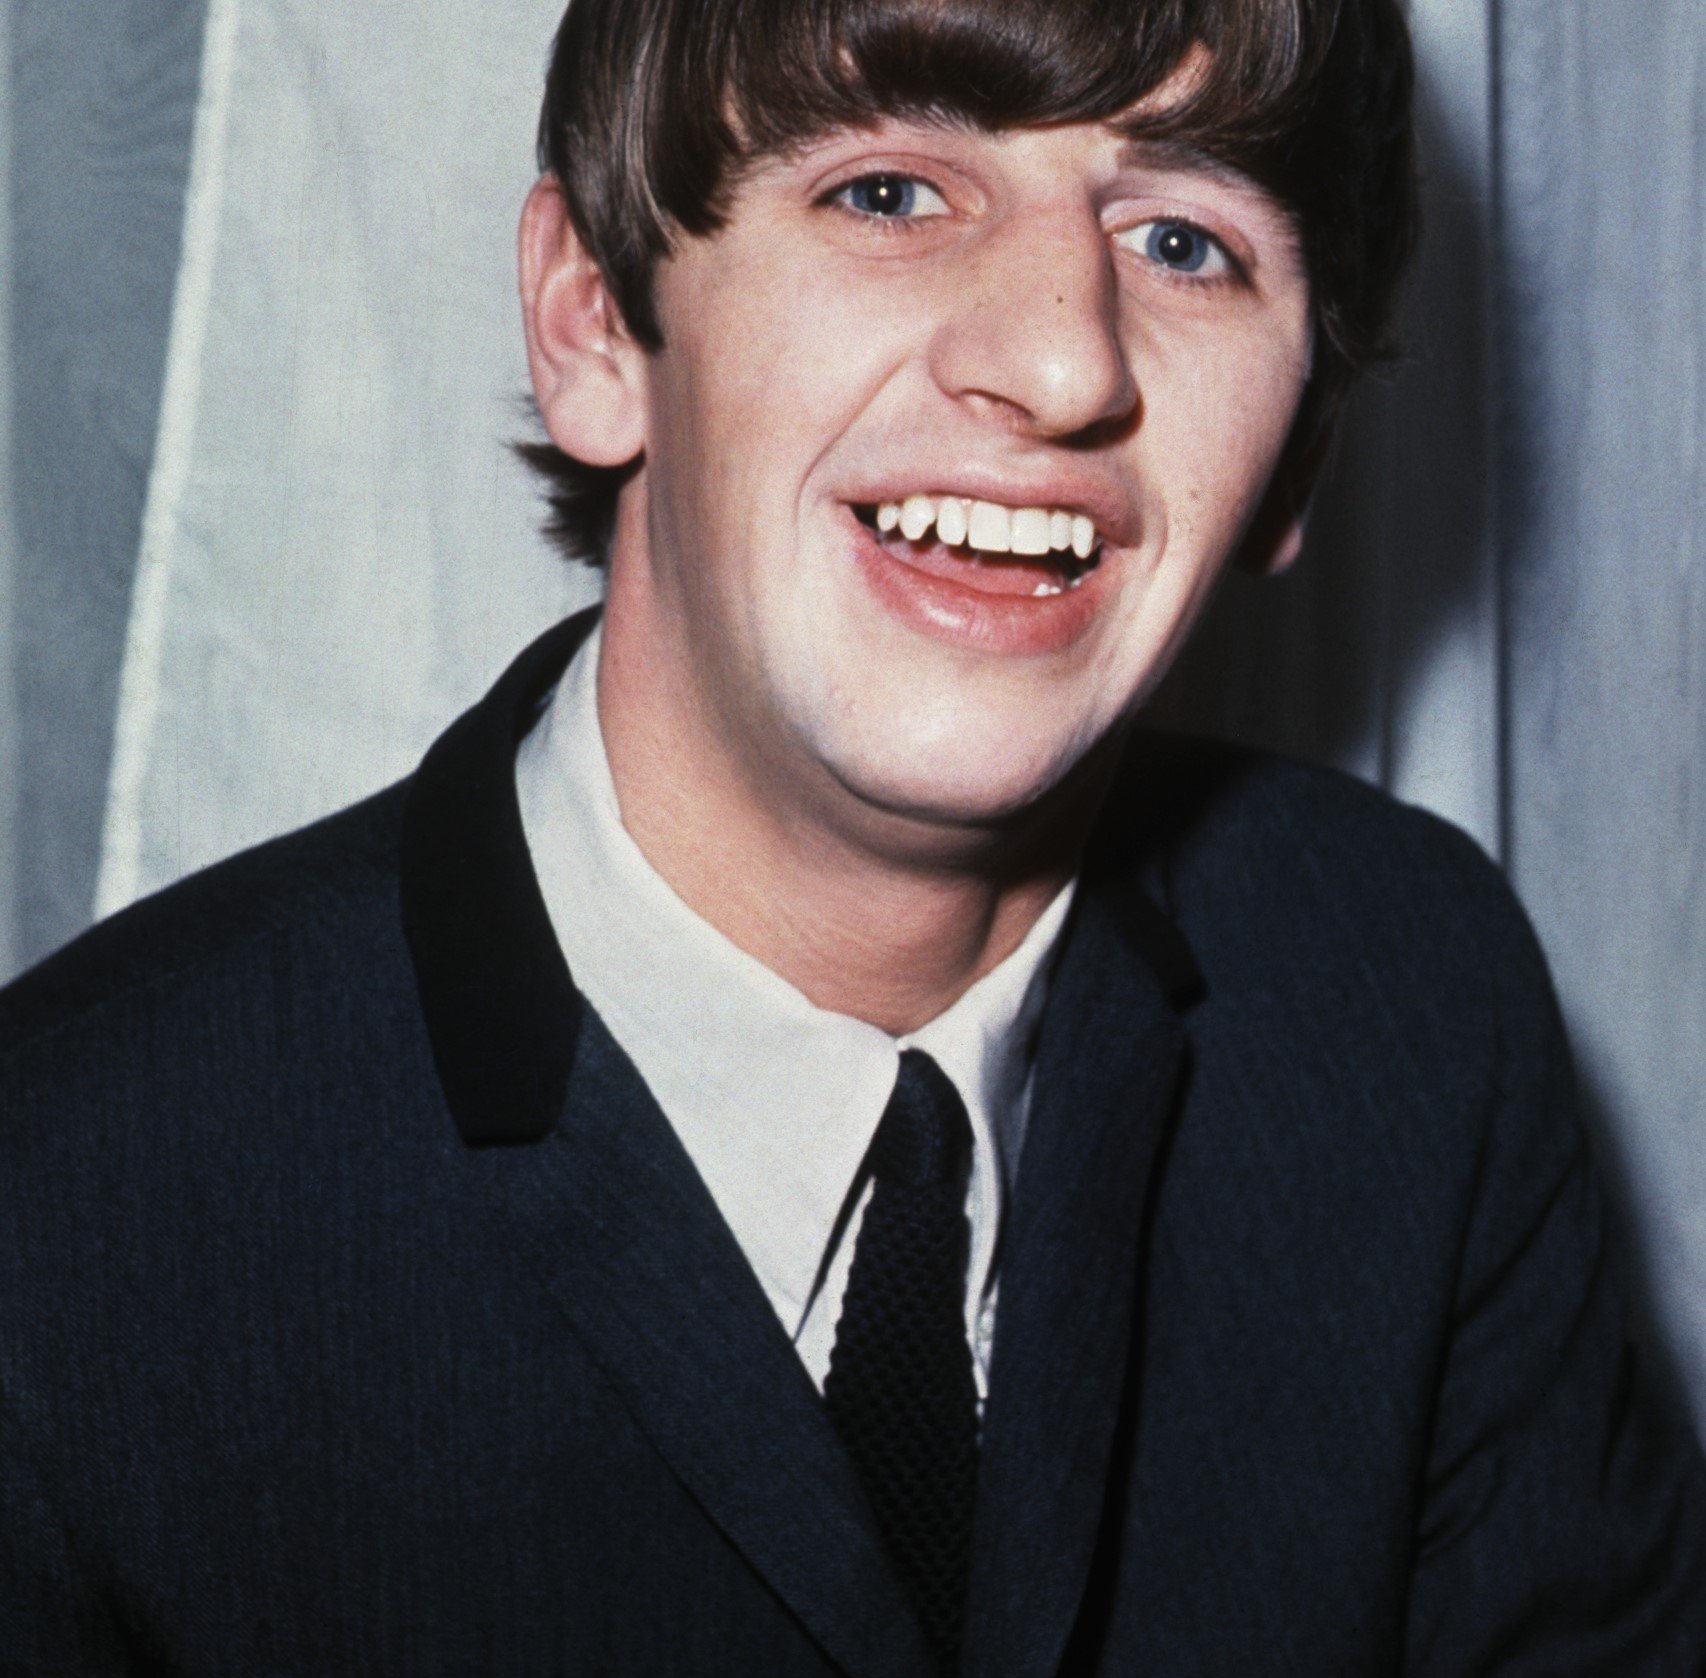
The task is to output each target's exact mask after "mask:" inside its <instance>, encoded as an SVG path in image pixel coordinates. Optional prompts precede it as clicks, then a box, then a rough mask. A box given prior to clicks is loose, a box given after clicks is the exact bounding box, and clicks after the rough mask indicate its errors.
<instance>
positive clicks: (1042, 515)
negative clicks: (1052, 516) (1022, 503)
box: [1013, 507, 1049, 556]
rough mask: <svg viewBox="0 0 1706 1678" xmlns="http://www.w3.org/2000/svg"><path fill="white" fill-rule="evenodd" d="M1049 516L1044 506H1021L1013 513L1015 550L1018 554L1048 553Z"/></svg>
mask: <svg viewBox="0 0 1706 1678" xmlns="http://www.w3.org/2000/svg"><path fill="white" fill-rule="evenodd" d="M1048 538H1049V516H1048V513H1047V511H1046V510H1045V509H1044V508H1042V507H1021V508H1020V509H1019V510H1018V511H1017V512H1016V513H1014V514H1013V552H1014V553H1016V554H1025V555H1027V556H1029V555H1033V554H1046V553H1047V552H1048Z"/></svg>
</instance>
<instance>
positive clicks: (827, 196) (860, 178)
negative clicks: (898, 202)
mask: <svg viewBox="0 0 1706 1678" xmlns="http://www.w3.org/2000/svg"><path fill="white" fill-rule="evenodd" d="M876 181H894V182H897V183H899V184H901V185H903V186H912V187H921V188H923V190H924V191H926V192H930V193H934V194H935V196H936V197H938V198H941V199H943V201H944V202H946V195H945V194H944V193H943V192H942V190H941V188H940V187H937V186H934V185H932V184H931V183H930V182H929V181H927V180H926V179H924V177H923V176H922V175H908V174H905V173H903V172H902V171H901V170H898V169H869V170H866V171H865V172H864V173H863V174H860V175H854V176H852V177H851V178H850V179H848V180H845V181H843V182H841V184H840V185H839V186H835V187H831V188H830V190H829V191H828V192H826V193H824V194H823V196H822V197H821V198H819V199H818V201H817V202H818V204H819V205H820V206H822V207H824V208H829V209H839V210H840V211H841V212H842V213H843V214H845V215H849V216H852V217H853V218H854V219H855V220H857V221H859V222H860V223H862V224H864V225H866V226H871V227H880V228H881V229H882V231H883V232H884V233H915V232H917V231H918V228H919V224H920V223H922V222H929V221H940V220H943V219H944V218H943V217H942V216H941V215H940V214H937V215H924V216H919V215H910V216H881V215H877V214H875V213H874V212H872V211H870V210H860V209H856V208H855V207H854V206H853V205H852V204H850V203H848V202H847V201H846V200H847V195H848V194H849V193H850V192H852V191H853V189H854V188H855V187H859V186H865V185H868V184H870V183H872V182H876Z"/></svg>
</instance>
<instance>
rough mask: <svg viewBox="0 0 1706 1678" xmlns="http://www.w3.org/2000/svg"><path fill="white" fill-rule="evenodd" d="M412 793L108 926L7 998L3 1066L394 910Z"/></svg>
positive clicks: (11, 988)
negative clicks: (379, 909) (57, 1037)
mask: <svg viewBox="0 0 1706 1678" xmlns="http://www.w3.org/2000/svg"><path fill="white" fill-rule="evenodd" d="M405 786H406V783H404V784H400V785H398V786H395V787H392V788H389V789H387V790H386V791H384V792H381V793H378V794H375V795H374V796H373V797H371V798H368V799H365V800H363V801H362V802H361V803H359V804H355V805H352V806H351V807H350V808H348V809H346V810H342V811H340V812H338V813H337V814H336V815H332V816H328V817H325V818H323V819H322V820H320V821H317V822H314V823H312V824H311V825H309V826H307V827H305V828H302V829H299V830H298V831H296V832H294V833H289V834H286V835H284V836H282V837H280V838H277V839H272V840H269V841H267V842H266V843H264V844H261V845H257V846H255V847H253V848H252V849H250V850H246V851H243V852H240V853H238V854H237V855H235V856H232V857H228V858H227V859H225V860H224V861H222V862H219V863H216V864H214V865H213V866H212V867H209V868H205V869H202V870H201V871H199V872H198V873H195V874H192V875H190V876H188V877H187V878H185V879H183V880H180V881H178V882H177V883H175V884H174V885H171V886H168V887H166V888H165V889H164V890H162V891H159V892H156V893H154V894H153V895H152V896H149V897H146V898H143V899H142V900H140V901H139V902H137V903H134V904H132V905H130V906H129V907H128V908H125V909H122V910H120V911H119V912H118V913H117V914H115V915H112V916H111V917H109V918H108V919H106V920H104V921H101V922H100V923H98V924H97V925H95V926H93V927H91V928H90V929H89V930H88V931H86V932H84V933H83V934H82V935H81V936H79V937H77V938H75V939H73V940H72V941H71V942H70V943H69V944H67V945H65V946H64V947H63V948H61V949H60V950H58V951H56V952H55V953H54V954H53V955H51V956H49V957H47V958H46V959H45V960H44V961H42V962H40V963H39V964H38V965H36V966H35V967H33V968H31V969H29V970H28V971H27V972H25V973H24V974H22V975H21V976H20V977H19V978H17V979H15V980H14V981H13V982H12V983H11V984H9V985H7V986H6V987H5V988H4V989H3V990H0V1061H4V1060H5V1059H6V1058H8V1057H10V1056H12V1055H13V1054H15V1053H16V1052H17V1051H19V1050H21V1049H23V1048H24V1047H25V1046H27V1045H29V1044H31V1043H33V1042H35V1041H38V1040H40V1039H42V1038H44V1037H47V1036H49V1035H51V1034H54V1033H57V1032H61V1031H64V1030H67V1029H70V1028H71V1027H73V1026H75V1025H77V1024H78V1023H79V1022H82V1023H85V1024H89V1025H92V1026H95V1027H96V1028H97V1029H98V1021H99V1019H100V1017H101V1016H103V1015H105V1014H106V1013H108V1012H110V1011H113V1010H116V1009H119V1008H121V1007H122V1006H123V1005H124V1004H126V1003H127V1002H131V1001H135V1000H136V999H138V998H139V997H141V996H142V995H144V994H147V995H149V996H150V997H152V998H155V999H157V1000H160V1001H163V1000H164V999H165V998H166V997H167V996H168V995H169V993H170V992H171V991H172V990H173V989H174V987H194V986H195V985H196V982H197V977H198V976H205V975H206V974H207V973H208V972H209V971H210V970H211V969H213V968H217V967H222V966H225V965H227V964H229V963H230V962H232V961H238V962H241V961H242V960H243V959H245V957H246V956H248V957H253V955H254V952H255V951H256V950H257V949H258V948H259V947H261V946H263V945H264V944H265V943H266V942H267V941H269V940H272V939H276V938H279V937H281V936H282V937H285V938H288V939H290V940H297V939H300V938H303V937H305V936H306V937H312V936H313V935H314V934H315V932H316V931H322V932H323V931H327V930H329V929H332V928H335V927H337V926H339V925H340V924H346V923H348V922H349V920H350V919H351V917H352V916H356V915H359V914H361V913H363V912H364V911H365V910H366V909H367V908H368V906H369V905H371V904H372V903H373V902H374V900H375V898H376V896H378V897H381V898H382V899H383V900H384V901H385V902H387V903H391V902H394V900H395V896H396V876H397V853H398V834H399V827H400V819H401V810H402V804H403V795H404V790H405Z"/></svg>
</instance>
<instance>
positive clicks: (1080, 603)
mask: <svg viewBox="0 0 1706 1678" xmlns="http://www.w3.org/2000/svg"><path fill="white" fill-rule="evenodd" d="M847 521H848V523H849V524H850V525H851V526H852V529H853V535H854V554H855V558H856V560H857V563H858V566H859V570H860V572H861V573H862V574H863V576H864V578H865V582H866V584H867V585H868V586H869V588H870V590H871V592H872V593H873V594H874V595H875V596H876V597H877V599H878V600H879V601H880V602H881V603H882V604H883V605H884V606H885V607H887V608H888V610H889V611H891V612H892V613H893V614H894V615H895V616H896V617H898V618H899V619H900V620H901V621H902V622H903V623H905V624H907V625H908V626H909V627H910V628H913V629H916V630H919V631H921V632H922V633H924V634H926V635H930V636H934V637H935V638H936V639H938V640H942V641H951V642H953V643H955V644H956V645H958V646H963V647H969V648H972V649H974V650H976V651H978V652H986V653H999V654H1003V655H1009V656H1021V655H1026V654H1030V655H1037V654H1043V653H1058V652H1063V651H1065V649H1066V648H1068V647H1070V646H1071V645H1072V644H1073V642H1075V641H1076V640H1077V639H1078V638H1079V637H1080V636H1081V635H1083V634H1084V632H1085V631H1086V630H1087V629H1088V628H1089V627H1090V623H1091V621H1092V620H1093V619H1094V618H1095V616H1096V613H1097V611H1098V610H1099V608H1100V606H1101V603H1102V596H1103V594H1104V593H1105V592H1106V590H1107V583H1106V577H1107V572H1108V569H1109V567H1108V565H1107V563H1106V561H1105V560H1104V561H1103V562H1102V563H1100V564H1098V565H1097V566H1096V567H1095V569H1093V570H1091V571H1087V572H1086V573H1085V574H1084V576H1083V579H1082V580H1081V581H1080V582H1079V583H1078V585H1077V586H1076V587H1074V588H1063V589H1061V591H1060V592H1059V593H1058V594H1041V595H1033V594H1001V593H996V592H994V591H992V590H990V589H987V588H977V587H974V586H973V585H972V584H970V583H969V582H967V583H960V582H957V581H955V580H954V579H953V578H952V577H943V576H938V575H937V574H936V573H935V572H932V571H921V570H920V569H919V568H918V567H917V566H915V565H909V564H907V562H906V559H905V557H904V555H902V554H899V553H897V552H895V550H894V549H892V548H890V547H889V546H888V545H887V544H886V543H883V542H880V541H878V539H877V538H876V536H875V535H874V534H873V533H872V532H871V531H870V529H869V528H867V526H865V525H864V524H863V523H861V522H860V520H859V519H858V518H857V517H856V516H855V515H854V514H853V512H852V511H851V510H849V511H848V513H847ZM972 563H973V562H971V561H969V560H968V561H967V562H966V570H967V574H968V576H970V575H971V574H972Z"/></svg>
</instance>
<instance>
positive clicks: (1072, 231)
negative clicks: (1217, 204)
mask: <svg viewBox="0 0 1706 1678" xmlns="http://www.w3.org/2000/svg"><path fill="white" fill-rule="evenodd" d="M964 261H965V264H966V266H965V269H964V270H963V271H962V272H960V273H959V274H957V275H956V276H955V283H954V296H955V304H956V306H955V307H954V308H953V309H952V310H951V311H950V312H949V315H948V318H947V319H946V320H945V321H944V323H943V325H942V327H941V329H940V330H939V331H938V333H937V334H936V336H935V339H934V341H933V344H932V353H931V370H932V373H933V374H934V376H935V379H936V382H937V384H938V385H939V386H940V387H941V389H942V390H944V391H945V392H946V393H947V394H948V395H950V396H953V397H955V398H956V399H958V400H961V401H964V402H969V403H972V404H974V405H977V406H982V407H986V408H991V409H994V410H996V411H999V412H1002V413H1004V414H1005V415H1006V417H1007V418H1008V420H1009V421H1010V423H1012V424H1013V425H1014V426H1015V427H1016V428H1017V429H1019V430H1021V431H1024V432H1026V433H1029V434H1032V435H1036V436H1040V437H1047V438H1051V439H1056V440H1060V439H1067V438H1072V437H1075V436H1078V435H1080V434H1082V433H1086V432H1092V431H1096V430H1099V429H1102V428H1105V427H1108V426H1112V425H1117V424H1119V423H1120V422H1122V421H1126V420H1128V419H1130V418H1131V417H1132V416H1133V415H1134V414H1135V413H1136V411H1137V406H1138V399H1139V398H1138V387H1137V381H1136V378H1135V376H1134V374H1133V371H1132V365H1131V356H1130V349H1129V346H1128V345H1127V344H1126V343H1125V342H1124V340H1123V338H1122V334H1121V323H1120V317H1119V291H1118V286H1117V282H1116V278H1115V273H1114V266H1113V259H1112V254H1111V252H1110V251H1109V249H1108V245H1107V241H1106V239H1105V237H1104V236H1103V233H1102V229H1101V227H1100V225H1099V224H1098V223H1097V222H1096V221H1095V219H1094V218H1093V217H1090V216H1085V215H1082V214H1080V215H1077V216H1074V215H1072V214H1070V213H1068V212H1066V211H1064V210H1063V211H1059V212H1056V213H1053V214H1047V215H1043V214H1040V213H1037V214H1031V215H1028V216H1014V217H1012V218H1010V219H1009V221H1008V223H1007V225H1005V226H1003V227H1001V228H999V229H992V230H991V231H990V232H989V233H988V234H987V235H986V236H985V237H984V239H982V240H980V241H979V243H978V246H977V248H976V249H975V250H973V251H971V252H969V253H968V254H967V255H966V256H965V258H964Z"/></svg>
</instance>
